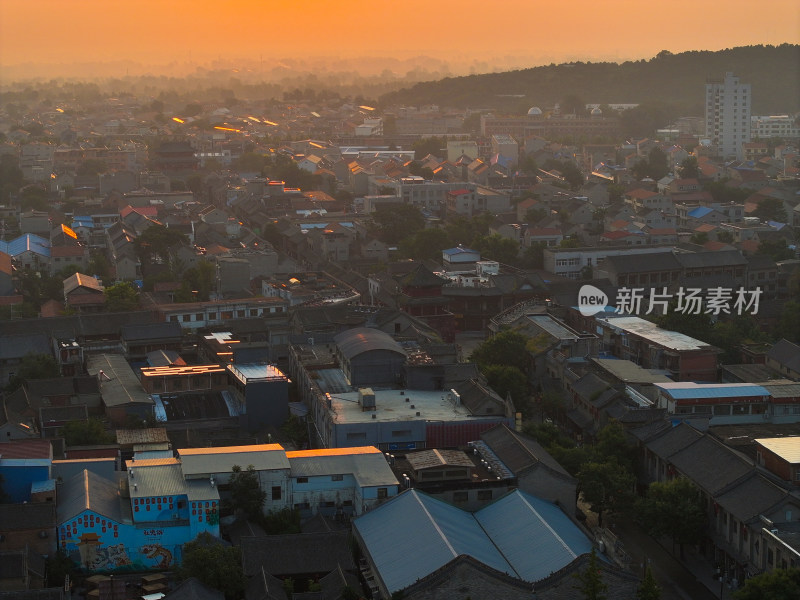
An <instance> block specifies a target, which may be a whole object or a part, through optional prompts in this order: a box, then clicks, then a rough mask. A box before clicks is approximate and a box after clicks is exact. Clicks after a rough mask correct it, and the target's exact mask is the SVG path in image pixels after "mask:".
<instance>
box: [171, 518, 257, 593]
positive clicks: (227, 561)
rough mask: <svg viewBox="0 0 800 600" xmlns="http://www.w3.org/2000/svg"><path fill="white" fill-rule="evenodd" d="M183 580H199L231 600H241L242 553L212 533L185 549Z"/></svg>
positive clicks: (190, 543) (200, 536) (202, 534)
mask: <svg viewBox="0 0 800 600" xmlns="http://www.w3.org/2000/svg"><path fill="white" fill-rule="evenodd" d="M178 574H179V577H180V578H181V579H188V578H189V577H196V578H197V579H199V580H200V581H202V582H203V583H204V584H206V585H207V586H209V587H212V588H214V589H216V590H220V591H223V592H224V593H225V598H226V599H227V600H239V598H241V597H242V596H243V594H244V587H245V579H244V572H243V571H242V556H241V549H240V548H239V547H238V546H225V545H224V544H223V543H222V542H221V541H220V540H218V539H217V538H215V537H214V536H212V535H211V534H210V533H208V532H203V533H201V534H200V535H198V536H197V537H196V538H195V539H194V540H193V541H191V542H188V543H187V544H184V546H183V564H182V565H181V567H180V570H179V572H178Z"/></svg>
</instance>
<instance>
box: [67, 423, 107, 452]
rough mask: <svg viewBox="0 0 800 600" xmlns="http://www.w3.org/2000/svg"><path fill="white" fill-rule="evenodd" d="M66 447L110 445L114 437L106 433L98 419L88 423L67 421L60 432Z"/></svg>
mask: <svg viewBox="0 0 800 600" xmlns="http://www.w3.org/2000/svg"><path fill="white" fill-rule="evenodd" d="M61 433H62V435H63V436H64V443H65V444H66V445H67V446H89V445H92V444H110V443H112V442H113V441H114V436H113V435H111V434H110V433H108V432H107V431H106V429H105V426H104V425H103V422H102V421H101V420H100V419H95V418H91V419H89V420H88V421H68V422H66V423H65V424H64V427H63V428H62V431H61Z"/></svg>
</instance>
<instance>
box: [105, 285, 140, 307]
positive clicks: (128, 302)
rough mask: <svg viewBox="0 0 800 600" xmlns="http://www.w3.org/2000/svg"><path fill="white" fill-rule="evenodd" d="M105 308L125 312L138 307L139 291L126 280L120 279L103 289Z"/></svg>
mask: <svg viewBox="0 0 800 600" xmlns="http://www.w3.org/2000/svg"><path fill="white" fill-rule="evenodd" d="M105 296H106V308H107V309H108V310H109V311H110V312H126V311H131V310H136V309H137V308H139V292H138V291H137V290H136V287H135V286H134V285H133V284H132V283H130V282H128V281H121V282H119V283H115V284H114V285H112V286H109V287H107V288H106V289H105Z"/></svg>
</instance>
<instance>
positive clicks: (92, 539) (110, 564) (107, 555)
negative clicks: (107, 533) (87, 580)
mask: <svg viewBox="0 0 800 600" xmlns="http://www.w3.org/2000/svg"><path fill="white" fill-rule="evenodd" d="M79 540H80V541H79V542H78V547H77V552H75V551H73V552H72V553H70V558H72V559H73V560H75V561H76V562H77V561H79V562H80V564H81V566H82V567H85V568H86V569H88V570H90V571H113V570H118V569H125V568H131V569H132V568H133V566H134V565H133V562H132V561H131V559H130V557H129V556H128V552H127V550H126V549H125V546H124V545H123V544H115V545H113V546H106V547H103V546H102V545H101V544H102V542H101V541H100V536H98V535H97V534H96V533H92V532H87V533H84V534H82V535H81V537H80V538H79ZM75 554H77V556H75Z"/></svg>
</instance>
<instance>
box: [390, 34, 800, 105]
mask: <svg viewBox="0 0 800 600" xmlns="http://www.w3.org/2000/svg"><path fill="white" fill-rule="evenodd" d="M728 71H732V72H733V73H734V74H735V75H737V76H738V77H739V78H740V81H742V82H743V83H750V84H751V85H752V90H753V107H752V114H754V115H757V114H760V115H765V114H785V113H793V112H797V111H800V45H794V44H782V45H780V46H769V45H767V46H764V45H760V46H745V47H739V48H731V49H727V50H720V51H716V52H711V51H692V52H682V53H680V54H672V53H670V52H668V51H666V50H665V51H662V52H660V53H659V54H658V55H657V56H655V57H654V58H652V59H650V60H647V61H646V60H639V61H629V62H625V63H622V64H617V63H583V62H577V63H565V64H560V65H549V66H546V67H536V68H532V69H524V70H518V71H509V72H504V73H490V74H485V75H470V76H466V77H450V78H447V79H443V80H440V81H432V82H425V83H418V84H417V85H415V86H413V87H411V88H406V89H402V90H398V91H396V92H391V93H388V94H385V95H384V96H382V97H381V99H380V100H381V105H382V106H383V107H388V106H392V105H412V106H414V105H417V106H419V105H424V104H438V105H439V106H442V107H451V108H470V107H471V108H477V107H480V108H494V109H496V110H499V111H503V112H508V113H511V114H514V113H518V114H524V113H525V112H526V111H527V110H528V108H530V107H531V106H542V107H546V106H552V105H553V104H555V103H556V102H563V101H564V99H565V98H567V97H570V96H572V97H575V96H577V97H578V98H580V99H582V100H583V101H585V102H595V103H600V104H613V103H648V104H652V103H664V104H669V105H672V106H675V107H677V108H679V109H680V111H681V112H682V114H696V115H701V114H703V100H704V92H705V88H704V85H705V83H706V80H707V79H709V78H715V79H716V78H722V77H724V75H725V73H726V72H728Z"/></svg>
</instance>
